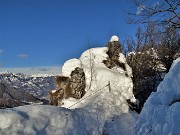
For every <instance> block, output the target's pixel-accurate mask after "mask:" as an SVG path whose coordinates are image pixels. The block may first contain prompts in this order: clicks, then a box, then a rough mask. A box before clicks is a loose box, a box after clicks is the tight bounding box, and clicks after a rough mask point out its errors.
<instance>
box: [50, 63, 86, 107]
mask: <svg viewBox="0 0 180 135" xmlns="http://www.w3.org/2000/svg"><path fill="white" fill-rule="evenodd" d="M70 76H71V78H69V77H65V76H57V77H56V84H57V90H50V91H49V92H48V94H49V99H50V102H49V103H50V105H55V106H61V105H63V102H62V100H63V99H67V98H69V97H73V98H76V99H80V98H82V97H83V96H84V94H85V93H86V92H85V87H86V82H85V74H84V71H83V69H82V68H79V67H76V68H75V70H73V71H72V72H71V74H70Z"/></svg>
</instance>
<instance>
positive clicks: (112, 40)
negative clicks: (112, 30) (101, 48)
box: [109, 35, 119, 42]
mask: <svg viewBox="0 0 180 135" xmlns="http://www.w3.org/2000/svg"><path fill="white" fill-rule="evenodd" d="M114 41H119V38H118V36H115V35H114V36H112V37H111V39H110V41H109V42H114Z"/></svg>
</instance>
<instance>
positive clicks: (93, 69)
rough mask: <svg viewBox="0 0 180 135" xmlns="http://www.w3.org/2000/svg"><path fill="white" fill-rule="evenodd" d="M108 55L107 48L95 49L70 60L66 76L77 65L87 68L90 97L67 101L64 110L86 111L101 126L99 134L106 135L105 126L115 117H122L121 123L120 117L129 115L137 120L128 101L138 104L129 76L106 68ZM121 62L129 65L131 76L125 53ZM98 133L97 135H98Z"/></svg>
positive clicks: (118, 69)
mask: <svg viewBox="0 0 180 135" xmlns="http://www.w3.org/2000/svg"><path fill="white" fill-rule="evenodd" d="M106 52H107V48H106V47H99V48H91V49H89V50H87V51H85V52H84V53H83V54H82V55H81V57H80V58H79V59H72V60H68V61H67V62H65V64H64V65H63V67H62V69H63V70H62V74H66V75H69V73H71V72H72V70H73V69H74V68H75V67H73V68H72V65H73V64H74V62H75V63H80V64H74V65H77V66H80V67H81V68H83V70H84V72H85V77H86V94H85V95H84V97H83V98H82V99H80V100H77V99H73V98H69V99H64V100H63V102H64V105H63V107H65V108H70V109H76V108H83V110H86V111H87V112H88V113H90V114H91V117H92V118H93V119H95V120H96V123H98V127H96V130H97V132H103V128H104V123H106V122H107V120H110V119H112V118H113V117H114V116H118V119H120V118H119V115H121V114H128V116H129V117H131V118H133V120H134V117H133V115H132V114H131V113H129V106H128V104H127V101H126V99H130V100H131V102H136V99H135V98H134V95H133V92H132V89H133V83H132V80H131V78H130V77H127V76H126V75H125V73H126V71H124V70H122V69H121V68H120V67H115V68H113V69H109V68H107V67H106V66H105V64H104V63H103V60H106V59H107V57H108V56H107V54H106ZM119 61H120V62H122V63H125V65H126V66H127V69H128V70H127V72H128V74H129V75H130V76H131V74H132V71H131V68H130V67H128V65H127V63H126V60H125V57H124V55H123V54H121V53H120V58H119ZM108 84H110V85H108ZM90 86H91V87H90ZM129 117H128V118H129ZM131 118H130V119H131ZM97 119H98V120H97ZM131 120H132V119H131ZM131 124H132V123H131ZM94 130H95V129H94ZM96 130H95V131H96ZM97 132H94V133H93V134H95V135H96V134H97ZM130 132H132V130H130V131H129V132H128V134H129V135H130V134H131V133H130Z"/></svg>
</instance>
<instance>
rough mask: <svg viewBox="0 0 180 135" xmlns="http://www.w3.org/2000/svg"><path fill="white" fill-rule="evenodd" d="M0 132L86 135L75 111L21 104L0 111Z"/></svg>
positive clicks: (13, 134) (36, 134)
mask: <svg viewBox="0 0 180 135" xmlns="http://www.w3.org/2000/svg"><path fill="white" fill-rule="evenodd" d="M0 134H4V135H20V134H21V135H87V134H88V132H87V130H86V128H85V123H84V121H83V119H81V117H80V115H78V114H77V113H76V112H75V111H71V110H68V109H65V108H60V107H59V108H58V107H53V106H33V105H31V106H22V107H17V108H13V109H5V110H1V111H0Z"/></svg>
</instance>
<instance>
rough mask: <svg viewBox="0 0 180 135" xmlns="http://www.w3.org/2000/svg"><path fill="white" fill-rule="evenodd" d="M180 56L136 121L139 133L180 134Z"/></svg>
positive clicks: (151, 134)
mask: <svg viewBox="0 0 180 135" xmlns="http://www.w3.org/2000/svg"><path fill="white" fill-rule="evenodd" d="M179 112H180V58H178V59H177V60H175V61H174V63H173V64H172V66H171V69H170V71H169V73H168V74H166V76H165V78H164V80H163V81H162V82H161V83H160V84H159V86H158V88H157V92H154V93H152V94H151V96H150V97H149V98H148V100H147V101H146V103H145V105H144V107H143V110H142V112H141V114H140V116H139V119H138V121H137V123H136V127H135V130H136V134H137V135H147V134H148V135H179V134H180V128H179V125H180V116H179Z"/></svg>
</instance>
